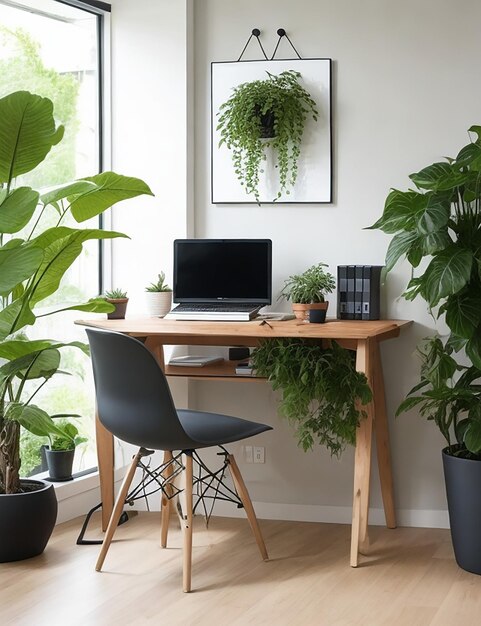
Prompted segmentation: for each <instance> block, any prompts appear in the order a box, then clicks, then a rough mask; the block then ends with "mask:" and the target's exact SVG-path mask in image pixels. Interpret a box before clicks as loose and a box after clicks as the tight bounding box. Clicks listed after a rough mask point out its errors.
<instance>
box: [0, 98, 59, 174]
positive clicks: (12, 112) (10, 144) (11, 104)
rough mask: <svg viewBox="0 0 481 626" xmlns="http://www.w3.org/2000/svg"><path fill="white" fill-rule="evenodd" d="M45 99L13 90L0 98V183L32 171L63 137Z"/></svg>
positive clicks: (50, 107) (49, 101) (51, 106)
mask: <svg viewBox="0 0 481 626" xmlns="http://www.w3.org/2000/svg"><path fill="white" fill-rule="evenodd" d="M63 133H64V128H63V126H59V127H58V128H55V120H54V117H53V104H52V101H51V100H49V99H48V98H42V97H40V96H37V95H33V94H31V93H29V92H28V91H17V92H15V93H12V94H10V95H8V96H5V97H4V98H1V99H0V183H7V184H8V185H9V184H10V182H11V181H12V179H13V178H16V177H17V176H20V174H25V173H26V172H30V171H31V170H33V169H34V168H35V167H36V166H37V165H38V164H39V163H41V162H42V161H43V160H44V158H45V157H46V156H47V154H48V153H49V151H50V149H51V148H52V146H55V145H56V144H57V143H58V142H59V141H60V140H61V139H62V137H63Z"/></svg>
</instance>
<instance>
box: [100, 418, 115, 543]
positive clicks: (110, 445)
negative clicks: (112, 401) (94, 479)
mask: <svg viewBox="0 0 481 626" xmlns="http://www.w3.org/2000/svg"><path fill="white" fill-rule="evenodd" d="M95 437H96V444H97V464H98V468H99V481H100V499H101V501H102V530H103V531H105V530H107V526H108V524H109V519H110V516H111V515H112V510H113V508H114V437H113V435H112V433H111V432H109V431H108V430H107V429H106V428H105V427H104V426H103V425H102V424H101V422H100V420H99V416H98V414H96V416H95Z"/></svg>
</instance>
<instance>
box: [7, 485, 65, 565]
mask: <svg viewBox="0 0 481 626" xmlns="http://www.w3.org/2000/svg"><path fill="white" fill-rule="evenodd" d="M21 484H22V487H26V488H36V489H35V491H28V492H26V493H15V494H8V495H5V494H2V495H0V563H7V562H9V561H21V560H23V559H29V558H31V557H33V556H37V555H39V554H41V553H42V552H43V551H44V550H45V546H46V545H47V542H48V540H49V539H50V535H51V534H52V531H53V529H54V526H55V522H56V520H57V498H56V496H55V490H54V488H53V485H48V484H47V483H44V482H43V481H41V480H32V479H24V480H22V481H21Z"/></svg>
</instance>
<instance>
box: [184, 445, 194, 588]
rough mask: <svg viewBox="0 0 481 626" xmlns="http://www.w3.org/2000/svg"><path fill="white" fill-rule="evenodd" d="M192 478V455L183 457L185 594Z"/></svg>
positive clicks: (188, 574) (189, 573) (188, 573)
mask: <svg viewBox="0 0 481 626" xmlns="http://www.w3.org/2000/svg"><path fill="white" fill-rule="evenodd" d="M193 478H194V473H193V464H192V455H190V454H186V455H185V511H184V512H183V516H182V517H183V524H182V530H183V533H184V548H183V558H184V566H183V580H182V588H183V590H184V592H185V593H188V592H189V591H190V590H191V581H192V521H193V520H192V482H193Z"/></svg>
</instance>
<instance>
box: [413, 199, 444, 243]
mask: <svg viewBox="0 0 481 626" xmlns="http://www.w3.org/2000/svg"><path fill="white" fill-rule="evenodd" d="M426 195H427V199H428V201H427V204H426V208H425V209H424V211H422V212H420V213H419V214H418V215H416V226H417V229H418V232H419V233H420V234H422V235H429V234H430V233H435V232H437V231H440V230H441V229H442V228H444V227H447V224H448V220H449V216H450V213H451V202H450V199H449V198H448V197H447V196H446V194H426Z"/></svg>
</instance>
